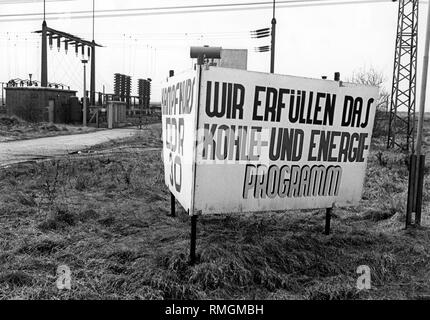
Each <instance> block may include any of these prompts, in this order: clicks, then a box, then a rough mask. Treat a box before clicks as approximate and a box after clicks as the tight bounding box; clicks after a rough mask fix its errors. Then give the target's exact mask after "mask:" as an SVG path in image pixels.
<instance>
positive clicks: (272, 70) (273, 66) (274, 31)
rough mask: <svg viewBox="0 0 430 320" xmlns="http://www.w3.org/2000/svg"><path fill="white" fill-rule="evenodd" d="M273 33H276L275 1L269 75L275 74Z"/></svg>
mask: <svg viewBox="0 0 430 320" xmlns="http://www.w3.org/2000/svg"><path fill="white" fill-rule="evenodd" d="M275 33H276V19H275V0H273V18H272V41H271V48H270V50H271V51H270V73H274V72H275Z"/></svg>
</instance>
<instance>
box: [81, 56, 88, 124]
mask: <svg viewBox="0 0 430 320" xmlns="http://www.w3.org/2000/svg"><path fill="white" fill-rule="evenodd" d="M86 72H87V68H86V64H85V63H84V98H83V111H82V113H83V114H82V125H83V126H84V127H86V126H87V76H86Z"/></svg>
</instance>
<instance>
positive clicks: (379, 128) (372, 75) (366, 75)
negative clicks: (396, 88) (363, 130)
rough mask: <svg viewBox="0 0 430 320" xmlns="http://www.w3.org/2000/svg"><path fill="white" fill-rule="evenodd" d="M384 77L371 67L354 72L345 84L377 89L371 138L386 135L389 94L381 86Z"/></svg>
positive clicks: (380, 72)
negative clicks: (350, 83) (377, 94)
mask: <svg viewBox="0 0 430 320" xmlns="http://www.w3.org/2000/svg"><path fill="white" fill-rule="evenodd" d="M385 80H386V77H385V75H384V74H383V72H382V71H379V70H376V69H375V68H373V67H370V68H369V69H366V68H362V69H359V70H358V71H354V72H353V73H352V76H351V77H350V78H348V79H347V82H352V83H358V84H364V85H368V86H376V87H379V99H378V101H377V105H376V108H377V109H376V115H375V125H374V127H373V136H374V137H380V136H383V135H385V134H386V133H387V128H388V107H389V103H390V93H389V92H388V91H387V90H386V89H385V88H384V87H383V86H382V84H383V83H384V82H385Z"/></svg>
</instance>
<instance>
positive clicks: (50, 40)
mask: <svg viewBox="0 0 430 320" xmlns="http://www.w3.org/2000/svg"><path fill="white" fill-rule="evenodd" d="M49 49H51V50H52V34H50V35H49Z"/></svg>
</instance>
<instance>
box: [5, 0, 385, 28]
mask: <svg viewBox="0 0 430 320" xmlns="http://www.w3.org/2000/svg"><path fill="white" fill-rule="evenodd" d="M388 2H389V3H392V2H393V1H392V0H356V1H354V0H346V1H334V0H290V1H280V2H279V4H277V8H278V9H281V8H287V7H288V8H291V7H312V6H328V5H346V4H365V3H388ZM264 3H269V2H260V3H257V2H253V3H236V4H233V3H230V4H218V5H199V6H193V10H190V9H186V10H182V9H183V8H186V7H191V6H181V7H180V6H178V7H177V9H173V8H174V7H159V8H141V9H139V8H137V9H122V10H111V11H112V12H118V11H124V13H113V14H98V15H96V18H119V17H137V16H153V15H167V14H187V13H203V12H225V11H244V10H262V9H272V5H266V4H264ZM213 6H217V7H213ZM166 8H172V9H166ZM199 8H200V9H199ZM125 10H128V11H125ZM143 10H146V11H155V10H171V11H157V12H137V13H132V12H133V11H143ZM98 12H101V11H98ZM127 12H130V13H127ZM57 14H64V13H57ZM67 14H69V15H71V16H68V18H70V19H88V18H92V16H91V15H75V16H73V14H80V13H79V11H76V12H67ZM25 15H40V14H34V13H33V14H15V15H0V18H7V17H8V16H9V17H11V16H19V17H22V16H25ZM37 20H40V18H32V17H28V18H17V19H4V20H0V23H1V22H19V21H37Z"/></svg>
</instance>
